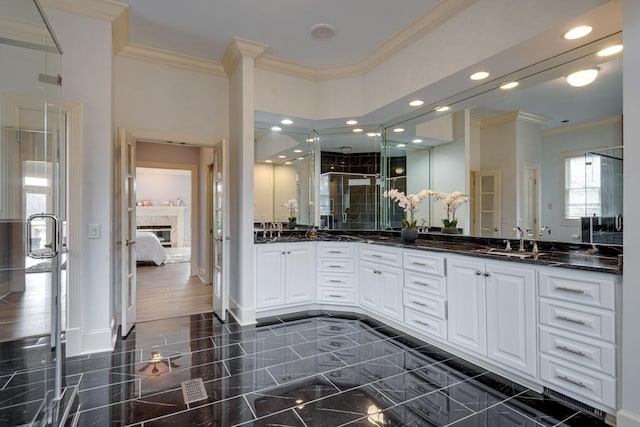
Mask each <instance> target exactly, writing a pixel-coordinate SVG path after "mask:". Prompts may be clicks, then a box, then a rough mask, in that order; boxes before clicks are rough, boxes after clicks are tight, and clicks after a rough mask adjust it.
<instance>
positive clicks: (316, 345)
mask: <svg viewBox="0 0 640 427" xmlns="http://www.w3.org/2000/svg"><path fill="white" fill-rule="evenodd" d="M39 344H41V343H40V342H39V341H37V340H26V341H21V342H14V343H12V344H10V345H9V344H7V343H4V344H0V350H1V353H0V425H21V424H25V423H28V422H29V421H30V420H32V419H33V417H34V414H35V412H36V411H37V409H38V408H39V406H40V404H41V402H42V400H41V399H42V397H41V396H42V394H43V390H44V388H45V386H46V384H47V379H48V378H50V376H51V368H50V361H51V355H50V353H49V352H48V346H46V345H44V346H43V345H39ZM65 374H66V379H67V385H68V386H74V385H77V387H78V389H79V399H80V413H79V419H78V420H79V422H78V425H80V426H121V425H122V426H128V425H131V426H139V427H147V426H174V425H175V426H181V427H182V426H217V427H226V426H235V425H240V426H281V427H282V426H301V427H304V426H368V427H371V426H456V427H466V426H473V427H475V426H494V425H509V426H512V425H514V426H515V425H518V426H521V425H522V426H531V427H536V426H537V427H540V426H581V427H582V426H604V425H605V424H604V422H602V421H601V420H599V419H598V418H595V417H593V416H591V415H590V414H588V413H586V412H583V411H580V410H578V409H573V408H571V407H569V406H566V405H565V404H563V403H562V402H560V401H558V400H555V399H554V398H552V397H548V396H542V395H540V394H538V393H535V392H534V391H532V390H529V389H527V388H525V387H522V386H520V385H518V384H515V383H513V382H511V381H509V380H506V379H504V378H502V377H500V376H498V375H496V374H494V373H492V372H487V371H486V370H485V369H481V368H479V367H477V366H474V365H472V364H470V363H468V362H466V361H464V360H462V359H461V358H459V357H454V356H452V355H450V354H447V353H446V352H444V351H443V350H441V349H438V348H437V347H435V346H433V345H431V344H428V343H425V342H421V341H418V340H416V339H415V338H413V337H410V336H408V335H405V334H403V333H400V332H398V331H394V330H391V329H390V328H388V327H386V326H385V325H382V324H379V323H377V322H375V321H372V320H370V319H368V318H367V317H366V316H358V315H353V316H352V315H346V314H344V313H342V314H340V313H333V312H304V313H297V314H295V315H291V316H286V317H270V318H264V319H260V320H259V322H258V324H257V325H255V326H241V325H238V324H237V323H234V322H233V321H232V322H230V323H227V324H222V323H220V322H219V321H218V320H217V318H215V317H214V316H213V315H212V314H211V313H205V314H200V315H193V316H187V317H180V318H174V319H166V320H161V321H153V322H145V323H138V324H137V325H136V326H135V328H134V330H133V331H132V332H131V333H130V334H129V336H128V337H127V338H126V339H122V340H119V341H118V343H117V346H116V349H115V350H114V351H113V352H111V353H99V354H91V355H88V356H81V357H72V358H69V359H68V361H67V363H66V371H65ZM196 378H201V379H202V381H203V383H204V388H205V390H206V393H207V398H206V399H203V400H198V401H195V402H192V403H185V400H184V396H183V392H182V388H181V384H182V382H183V381H187V380H191V379H196Z"/></svg>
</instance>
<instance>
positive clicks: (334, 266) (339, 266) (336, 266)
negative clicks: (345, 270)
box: [329, 265, 342, 268]
mask: <svg viewBox="0 0 640 427" xmlns="http://www.w3.org/2000/svg"><path fill="white" fill-rule="evenodd" d="M329 268H342V266H341V265H330V266H329Z"/></svg>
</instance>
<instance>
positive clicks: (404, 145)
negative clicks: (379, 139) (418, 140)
mask: <svg viewBox="0 0 640 427" xmlns="http://www.w3.org/2000/svg"><path fill="white" fill-rule="evenodd" d="M396 147H398V148H404V147H406V144H398V145H396Z"/></svg>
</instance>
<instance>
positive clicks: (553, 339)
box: [540, 326, 616, 376]
mask: <svg viewBox="0 0 640 427" xmlns="http://www.w3.org/2000/svg"><path fill="white" fill-rule="evenodd" d="M540 351H541V352H543V353H547V354H549V355H552V356H555V357H557V358H560V359H563V360H566V361H568V362H570V363H575V364H579V365H582V366H584V367H586V368H590V369H596V370H599V371H601V372H603V373H605V374H607V375H611V376H615V374H616V347H615V346H614V345H613V344H609V343H605V342H602V341H597V340H593V339H590V338H587V337H582V336H579V335H574V334H571V333H569V332H560V331H557V330H555V329H551V328H547V327H545V326H540Z"/></svg>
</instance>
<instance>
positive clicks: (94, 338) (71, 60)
mask: <svg viewBox="0 0 640 427" xmlns="http://www.w3.org/2000/svg"><path fill="white" fill-rule="evenodd" d="M46 14H47V17H48V19H49V21H50V22H51V25H52V26H53V28H54V29H55V33H56V36H57V37H58V39H59V40H60V43H61V44H62V47H63V49H64V55H63V57H62V64H63V65H62V76H63V79H62V81H63V85H62V97H63V100H66V101H77V102H80V103H82V106H83V111H82V119H83V120H82V143H81V145H82V161H81V164H79V165H70V167H79V168H81V177H82V194H81V195H80V196H79V199H76V200H72V201H71V203H80V204H81V206H82V207H81V218H80V220H79V221H78V223H77V224H72V225H71V227H72V228H73V229H74V230H76V227H77V230H78V231H79V233H80V234H81V242H82V243H81V247H79V248H69V250H70V251H81V253H82V255H81V263H80V265H79V266H77V268H79V269H80V270H81V271H80V278H81V279H80V280H81V283H82V286H81V290H80V295H78V298H79V300H75V301H74V299H73V298H74V297H75V296H71V297H70V298H71V303H72V304H73V306H72V307H70V309H71V310H78V311H79V313H80V324H79V325H78V328H79V329H77V330H72V331H67V332H68V333H70V334H71V335H73V336H74V337H75V336H76V334H78V336H79V339H80V343H79V346H77V347H76V346H73V347H70V351H71V354H73V353H74V352H76V351H79V352H94V351H99V350H109V349H110V348H111V328H110V322H111V319H112V317H113V314H114V313H113V307H114V306H113V304H112V303H113V295H112V294H111V290H112V281H111V263H112V261H113V260H112V251H111V248H112V247H113V242H112V240H111V232H110V231H111V226H112V217H111V206H112V203H113V196H112V195H113V189H112V184H111V183H112V180H111V158H112V129H113V127H112V126H113V121H112V109H111V106H112V104H111V96H112V77H111V73H112V65H113V64H112V60H113V58H112V55H111V23H110V22H106V21H102V20H98V19H92V18H85V17H79V16H76V15H71V14H69V13H66V12H61V11H59V10H55V9H47V10H46ZM88 224H98V225H100V228H101V238H99V239H88V238H87V234H86V230H87V226H88ZM73 339H75V338H73Z"/></svg>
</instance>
